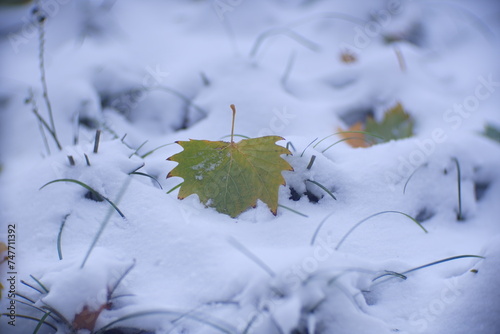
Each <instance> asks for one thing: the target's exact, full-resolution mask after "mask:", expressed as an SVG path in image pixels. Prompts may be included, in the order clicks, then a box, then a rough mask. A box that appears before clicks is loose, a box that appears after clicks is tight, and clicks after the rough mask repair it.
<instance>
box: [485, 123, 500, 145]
mask: <svg viewBox="0 0 500 334" xmlns="http://www.w3.org/2000/svg"><path fill="white" fill-rule="evenodd" d="M483 134H484V135H485V136H486V137H488V138H490V139H493V140H495V141H497V142H499V143H500V129H499V128H496V127H494V126H493V125H491V124H487V125H486V127H485V128H484V132H483Z"/></svg>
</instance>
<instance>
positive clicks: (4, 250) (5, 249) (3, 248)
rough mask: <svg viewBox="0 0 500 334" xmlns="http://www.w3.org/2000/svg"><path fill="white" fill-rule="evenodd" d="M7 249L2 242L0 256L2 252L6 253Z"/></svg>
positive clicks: (0, 243)
mask: <svg viewBox="0 0 500 334" xmlns="http://www.w3.org/2000/svg"><path fill="white" fill-rule="evenodd" d="M7 249H9V248H8V247H7V245H6V244H4V243H3V242H0V254H1V253H3V252H6V251H7Z"/></svg>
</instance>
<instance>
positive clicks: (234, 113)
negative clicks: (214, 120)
mask: <svg viewBox="0 0 500 334" xmlns="http://www.w3.org/2000/svg"><path fill="white" fill-rule="evenodd" d="M229 107H230V108H231V110H232V111H233V121H232V124H231V144H232V143H234V140H233V138H234V119H235V118H236V107H235V106H234V104H231V105H230V106H229Z"/></svg>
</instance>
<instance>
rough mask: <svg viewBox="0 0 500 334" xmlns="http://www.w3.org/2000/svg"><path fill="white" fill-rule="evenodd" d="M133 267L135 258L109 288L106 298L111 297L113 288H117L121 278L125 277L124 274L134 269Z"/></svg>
mask: <svg viewBox="0 0 500 334" xmlns="http://www.w3.org/2000/svg"><path fill="white" fill-rule="evenodd" d="M134 267H135V259H134V261H133V262H132V264H131V265H130V266H129V267H128V268H127V269H126V270H125V271H124V272H123V274H121V275H120V277H119V278H118V280H116V282H115V285H114V286H113V287H112V288H111V289H109V292H108V299H111V296H112V295H113V293H114V292H115V290H116V289H117V288H118V286H119V285H120V283H121V282H122V281H123V279H124V278H125V276H127V275H128V274H129V273H130V271H131V270H132V269H134Z"/></svg>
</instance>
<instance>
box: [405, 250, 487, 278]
mask: <svg viewBox="0 0 500 334" xmlns="http://www.w3.org/2000/svg"><path fill="white" fill-rule="evenodd" d="M463 258H478V259H485V257H484V256H481V255H457V256H452V257H447V258H445V259H442V260H438V261H434V262H431V263H427V264H424V265H422V266H419V267H416V268H413V269H410V270H407V271H403V272H402V274H403V275H406V274H409V273H411V272H414V271H417V270H420V269H424V268H427V267H431V266H435V265H436V264H440V263H444V262H448V261H453V260H458V259H463Z"/></svg>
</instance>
